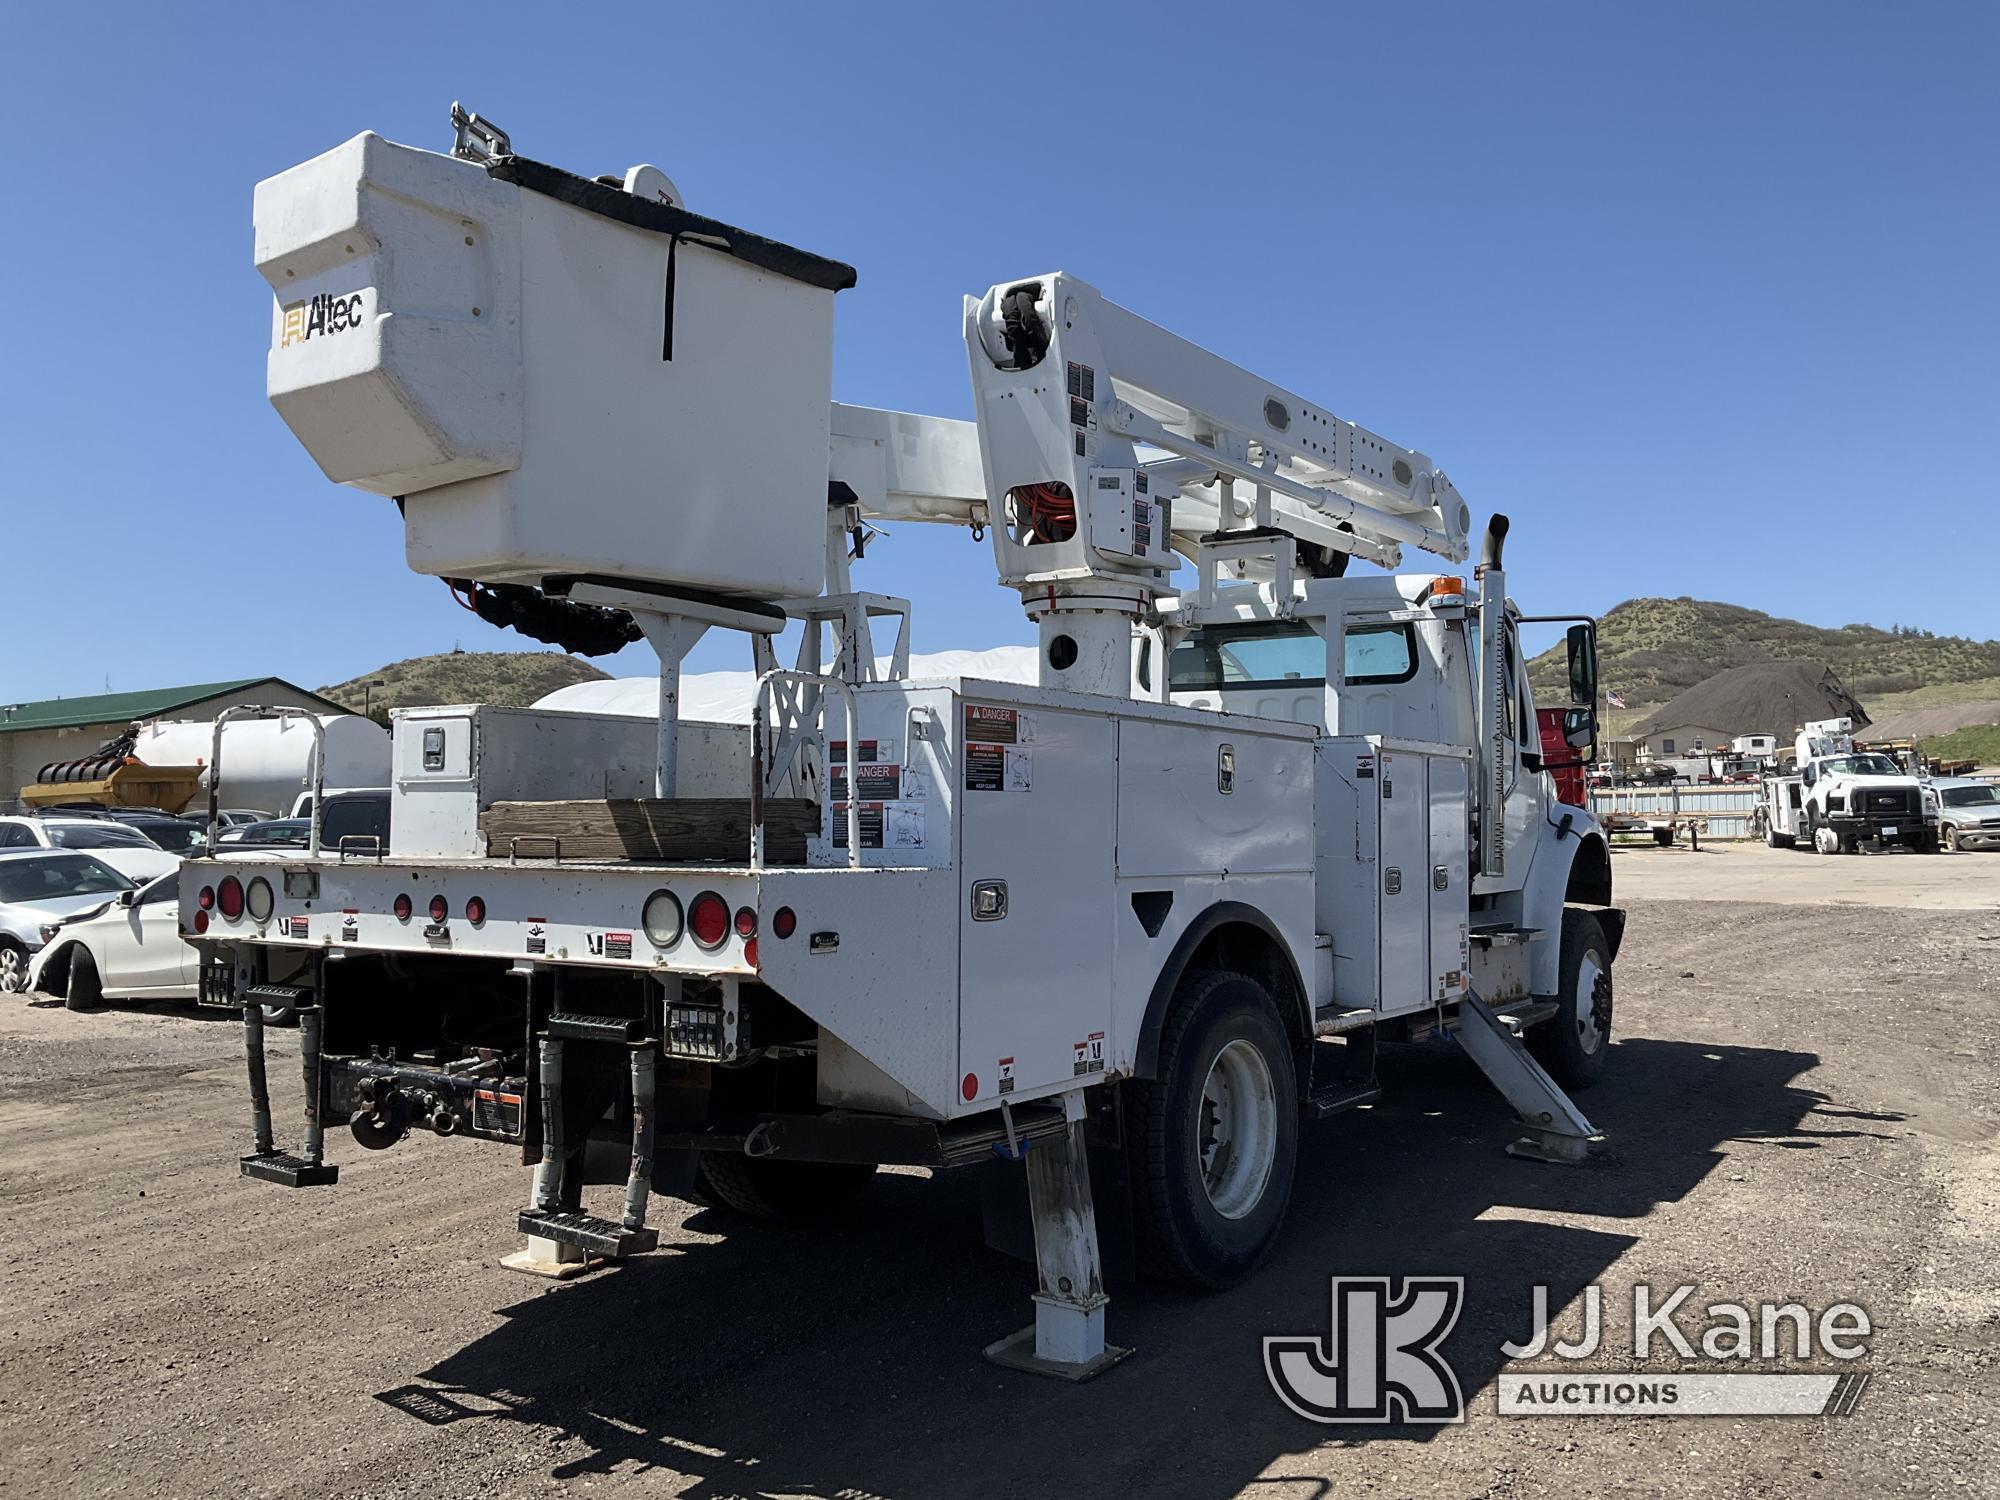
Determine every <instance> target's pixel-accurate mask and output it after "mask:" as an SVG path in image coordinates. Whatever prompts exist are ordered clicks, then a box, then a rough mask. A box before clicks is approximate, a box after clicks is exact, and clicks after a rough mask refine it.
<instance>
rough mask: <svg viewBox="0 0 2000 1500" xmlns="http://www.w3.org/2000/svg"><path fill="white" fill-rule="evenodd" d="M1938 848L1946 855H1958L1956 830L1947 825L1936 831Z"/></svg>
mask: <svg viewBox="0 0 2000 1500" xmlns="http://www.w3.org/2000/svg"><path fill="white" fill-rule="evenodd" d="M1938 848H1940V849H1942V850H1943V851H1944V852H1945V853H1946V854H1956V853H1958V830H1957V829H1956V828H1954V827H1953V826H1952V825H1951V824H1949V823H1947V824H1945V825H1944V827H1942V828H1940V829H1939V830H1938Z"/></svg>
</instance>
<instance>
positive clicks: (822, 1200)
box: [695, 1151, 875, 1219]
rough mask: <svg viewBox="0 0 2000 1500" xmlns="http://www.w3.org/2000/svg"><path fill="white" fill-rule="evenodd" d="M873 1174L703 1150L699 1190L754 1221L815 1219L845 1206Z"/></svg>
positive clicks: (847, 1165) (862, 1166) (867, 1169)
mask: <svg viewBox="0 0 2000 1500" xmlns="http://www.w3.org/2000/svg"><path fill="white" fill-rule="evenodd" d="M874 1175H875V1168H874V1167H873V1166H872V1165H870V1164H868V1163H854V1162H839V1161H770V1160H767V1159H764V1158H760V1157H755V1156H743V1155H740V1154H737V1153H734V1152H724V1151H704V1152H703V1153H702V1155H701V1165H700V1167H699V1168H698V1169H697V1170H696V1172H695V1186H696V1188H697V1190H698V1191H699V1192H700V1193H701V1194H702V1195H703V1197H704V1198H706V1199H707V1200H708V1201H710V1202H712V1203H714V1204H716V1205H717V1206H718V1207H720V1208H733V1209H735V1210H736V1212H738V1213H740V1214H748V1215H749V1216H750V1217H751V1218H753V1219H816V1218H821V1217H823V1216H825V1215H826V1214H829V1213H832V1212H833V1211H834V1210H835V1209H838V1208H844V1207H846V1205H847V1204H848V1203H849V1202H851V1201H852V1200H853V1199H854V1197H855V1196H856V1195H857V1194H858V1193H860V1192H861V1191H862V1190H863V1189H864V1188H866V1187H867V1186H868V1183H869V1181H870V1179H872V1178H873V1177H874Z"/></svg>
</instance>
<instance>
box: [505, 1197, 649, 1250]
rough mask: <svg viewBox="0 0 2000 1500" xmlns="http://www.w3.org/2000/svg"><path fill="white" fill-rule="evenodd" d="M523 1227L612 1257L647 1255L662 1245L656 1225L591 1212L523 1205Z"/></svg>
mask: <svg viewBox="0 0 2000 1500" xmlns="http://www.w3.org/2000/svg"><path fill="white" fill-rule="evenodd" d="M520 1230H521V1233H523V1234H527V1235H535V1236H539V1237H540V1238H542V1239H545V1240H554V1241H555V1242H556V1243H557V1244H558V1245H574V1246H576V1248H577V1249H579V1250H582V1251H584V1252H586V1253H587V1254H590V1255H602V1256H605V1257H607V1258H609V1259H612V1260H618V1259H622V1258H623V1257H625V1256H627V1255H644V1254H645V1253H646V1252H647V1251H648V1250H657V1249H658V1248H659V1246H660V1231H659V1230H657V1229H627V1228H626V1227H625V1226H624V1225H623V1224H620V1223H618V1222H617V1221H616V1220H613V1219H600V1218H597V1217H596V1216H595V1215H592V1214H581V1213H569V1212H557V1213H542V1212H541V1211H539V1210H537V1209H532V1208H528V1209H523V1210H522V1211H521V1219H520Z"/></svg>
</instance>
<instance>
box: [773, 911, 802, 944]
mask: <svg viewBox="0 0 2000 1500" xmlns="http://www.w3.org/2000/svg"><path fill="white" fill-rule="evenodd" d="M798 930H799V914H798V913H797V912H795V911H793V910H792V909H791V908H790V907H789V906H781V907H779V908H778V914H777V915H776V916H774V917H772V918H771V931H773V932H775V933H777V935H778V936H779V937H781V938H788V937H790V936H791V935H792V934H793V933H795V932H797V931H798Z"/></svg>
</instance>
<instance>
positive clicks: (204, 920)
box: [194, 891, 208, 932]
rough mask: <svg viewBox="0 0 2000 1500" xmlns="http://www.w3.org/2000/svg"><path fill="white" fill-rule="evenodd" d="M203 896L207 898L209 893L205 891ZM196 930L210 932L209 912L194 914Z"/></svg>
mask: <svg viewBox="0 0 2000 1500" xmlns="http://www.w3.org/2000/svg"><path fill="white" fill-rule="evenodd" d="M202 894H203V895H204V896H206V895H207V894H208V892H207V891H203V892H202ZM194 930H195V931H196V932H206V931H208V913H207V912H205V911H198V912H196V913H195V914H194Z"/></svg>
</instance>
